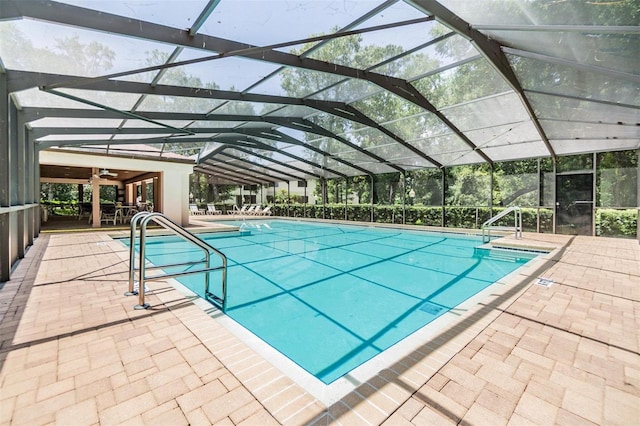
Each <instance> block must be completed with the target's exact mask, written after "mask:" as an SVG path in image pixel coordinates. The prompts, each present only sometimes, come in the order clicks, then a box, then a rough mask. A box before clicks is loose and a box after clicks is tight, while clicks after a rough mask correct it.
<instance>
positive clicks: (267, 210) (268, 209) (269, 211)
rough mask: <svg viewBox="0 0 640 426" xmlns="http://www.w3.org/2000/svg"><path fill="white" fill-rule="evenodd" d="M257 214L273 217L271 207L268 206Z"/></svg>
mask: <svg viewBox="0 0 640 426" xmlns="http://www.w3.org/2000/svg"><path fill="white" fill-rule="evenodd" d="M255 214H256V215H258V216H271V206H267V207H265V208H264V209H262V210H260V211H259V212H257V213H255Z"/></svg>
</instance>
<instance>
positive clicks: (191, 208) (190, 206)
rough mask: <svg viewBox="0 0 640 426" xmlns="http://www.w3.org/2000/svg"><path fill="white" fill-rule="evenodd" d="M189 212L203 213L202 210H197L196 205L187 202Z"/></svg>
mask: <svg viewBox="0 0 640 426" xmlns="http://www.w3.org/2000/svg"><path fill="white" fill-rule="evenodd" d="M189 214H204V212H203V211H201V210H198V206H196V205H195V204H189Z"/></svg>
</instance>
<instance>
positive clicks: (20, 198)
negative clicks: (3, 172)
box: [9, 99, 28, 259]
mask: <svg viewBox="0 0 640 426" xmlns="http://www.w3.org/2000/svg"><path fill="white" fill-rule="evenodd" d="M9 133H10V138H11V139H15V145H14V147H15V149H14V150H13V152H12V155H11V160H10V161H11V162H12V163H13V164H12V165H11V166H12V168H13V170H14V172H13V173H12V176H11V177H12V178H13V180H14V181H13V185H14V188H13V190H14V191H15V194H13V195H12V197H11V198H12V203H11V204H13V205H14V206H23V209H21V210H18V211H17V212H16V213H15V215H16V227H17V230H16V235H15V238H16V249H17V251H16V253H15V255H16V257H17V258H18V259H22V258H24V253H25V249H26V245H27V237H26V232H27V227H26V223H25V221H26V218H27V216H28V215H27V211H26V209H25V208H24V204H25V196H24V191H25V170H24V167H25V163H24V160H25V158H24V131H20V126H19V125H18V108H17V107H16V106H15V104H14V103H13V101H12V100H11V99H10V100H9Z"/></svg>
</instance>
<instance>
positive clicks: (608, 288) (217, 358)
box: [0, 232, 640, 426]
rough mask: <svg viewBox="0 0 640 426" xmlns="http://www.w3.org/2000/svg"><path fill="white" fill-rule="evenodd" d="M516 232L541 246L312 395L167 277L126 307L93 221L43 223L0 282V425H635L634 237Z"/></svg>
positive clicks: (116, 267) (110, 244) (639, 307)
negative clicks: (63, 229) (321, 394)
mask: <svg viewBox="0 0 640 426" xmlns="http://www.w3.org/2000/svg"><path fill="white" fill-rule="evenodd" d="M522 241H523V242H524V243H526V244H528V245H534V246H535V245H537V246H539V245H549V246H550V247H557V249H556V250H555V251H554V252H552V253H551V254H550V255H548V256H544V257H543V258H540V259H538V260H536V261H534V262H533V263H532V264H531V265H528V266H527V267H525V268H522V270H520V271H519V273H518V274H515V275H513V276H510V277H509V279H508V280H506V281H505V282H504V283H501V284H499V285H498V286H496V287H492V291H491V294H490V295H488V296H487V297H486V299H485V300H482V302H480V303H478V304H477V305H476V306H475V307H474V308H473V309H470V310H469V311H468V312H467V313H466V314H464V315H462V316H461V317H460V319H459V320H457V321H456V322H455V323H454V324H452V325H451V326H450V327H448V328H447V329H445V330H442V331H441V332H440V333H439V334H437V335H435V336H434V337H433V338H431V339H429V340H428V341H424V342H422V345H421V346H419V347H417V348H416V349H415V351H413V352H411V353H409V354H408V355H407V356H405V357H404V358H402V359H401V360H400V361H398V362H395V363H393V364H392V365H390V366H389V367H388V368H385V369H383V370H381V371H380V372H379V373H378V374H377V375H375V376H374V377H372V378H371V379H369V380H368V381H367V382H364V383H360V384H358V385H357V387H356V388H355V389H354V390H353V391H351V392H349V393H348V394H346V395H345V396H344V397H343V398H341V399H340V400H339V401H337V402H335V403H333V404H331V405H330V406H329V407H326V406H324V405H323V404H322V403H321V402H319V401H318V400H316V399H315V398H314V397H313V396H311V395H310V394H309V393H307V392H306V391H305V390H304V389H302V388H301V387H300V386H299V385H298V384H296V383H295V382H294V381H293V380H291V379H290V378H289V377H287V376H286V375H285V374H283V373H282V372H280V371H279V370H278V369H277V368H275V367H274V366H273V365H271V364H270V363H269V362H268V361H267V360H265V359H264V358H263V357H261V356H260V355H258V354H257V353H256V352H254V351H253V350H252V349H250V348H249V347H248V346H246V345H245V344H244V343H243V342H242V341H240V340H239V339H238V338H237V337H235V336H234V335H233V334H231V333H230V332H229V331H227V329H226V328H224V327H223V326H221V325H220V323H219V322H218V321H216V319H215V318H212V316H214V317H215V316H216V315H219V314H218V313H216V311H215V309H210V310H208V311H205V310H203V309H201V308H200V307H198V306H199V305H201V303H200V304H198V303H194V302H193V301H192V299H191V298H190V297H188V296H185V295H183V294H181V293H180V292H178V291H177V290H176V289H174V288H173V287H172V286H171V285H169V284H167V283H163V282H157V283H151V284H150V287H151V290H152V291H151V292H150V294H148V295H147V302H149V303H150V304H151V305H152V307H151V309H149V310H143V311H135V310H133V309H132V306H133V305H134V304H135V303H137V301H136V300H134V299H135V298H134V297H124V296H123V293H124V291H126V288H127V284H126V276H127V274H126V271H127V255H128V252H127V251H126V250H125V249H124V248H123V246H122V245H120V244H119V243H118V242H115V241H113V240H112V239H111V238H110V237H109V235H108V234H107V233H104V232H92V233H65V234H50V235H44V234H43V235H41V236H40V237H39V238H38V239H37V240H36V243H35V245H34V246H33V247H31V249H30V250H29V251H28V252H27V256H26V258H25V259H23V260H22V261H21V262H20V264H19V265H18V266H17V268H16V270H15V273H14V274H13V276H12V280H11V281H9V282H7V283H4V285H2V287H1V288H0V318H1V319H2V322H1V325H0V336H1V342H0V362H1V371H0V424H2V425H44V424H52V423H53V424H59V425H95V424H103V425H109V424H154V425H187V424H192V425H208V424H221V425H232V424H233V425H236V424H242V425H269V424H290V425H304V424H312V425H324V424H345V425H357V424H363V425H365V424H389V425H403V424H404V425H409V424H413V425H437V424H474V425H492V426H493V425H500V424H515V425H528V424H538V425H551V424H559V425H562V424H571V425H575V424H601V425H616V424H617V425H630V424H639V423H640V355H639V349H640V348H639V345H640V338H639V337H640V334H639V330H640V245H639V244H638V241H637V240H619V239H607V238H592V237H574V238H570V237H565V236H557V235H536V234H527V235H525V238H524V240H522ZM515 243H517V242H515ZM538 277H545V278H550V279H552V280H553V281H554V284H553V285H551V286H550V287H545V286H540V285H536V284H535V280H536V279H537V278H538Z"/></svg>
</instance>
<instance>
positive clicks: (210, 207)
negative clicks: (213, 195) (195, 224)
mask: <svg viewBox="0 0 640 426" xmlns="http://www.w3.org/2000/svg"><path fill="white" fill-rule="evenodd" d="M207 214H222V212H221V211H220V210H216V206H215V205H213V204H207Z"/></svg>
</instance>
